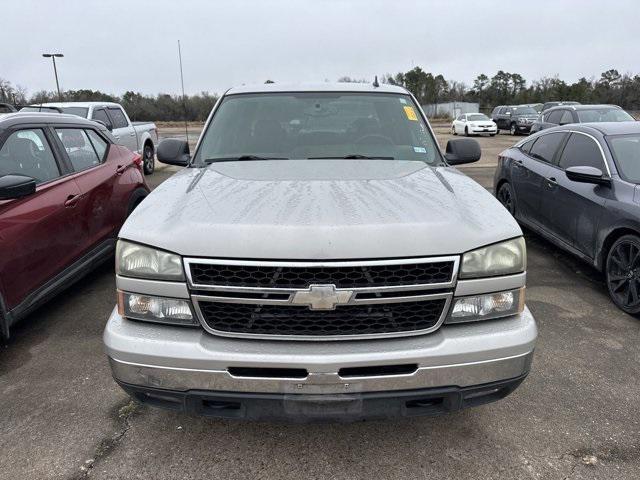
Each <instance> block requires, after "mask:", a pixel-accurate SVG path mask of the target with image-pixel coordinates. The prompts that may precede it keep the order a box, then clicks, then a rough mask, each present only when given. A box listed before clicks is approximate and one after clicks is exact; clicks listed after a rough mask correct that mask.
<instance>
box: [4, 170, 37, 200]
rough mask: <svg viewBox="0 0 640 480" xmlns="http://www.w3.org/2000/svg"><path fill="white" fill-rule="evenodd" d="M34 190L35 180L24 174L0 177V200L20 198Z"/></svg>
mask: <svg viewBox="0 0 640 480" xmlns="http://www.w3.org/2000/svg"><path fill="white" fill-rule="evenodd" d="M35 192H36V181H35V180H34V179H33V178H31V177H26V176H24V175H4V176H3V177H0V200H10V199H13V198H22V197H26V196H27V195H31V194H33V193H35Z"/></svg>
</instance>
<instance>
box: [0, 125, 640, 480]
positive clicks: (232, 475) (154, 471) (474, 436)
mask: <svg viewBox="0 0 640 480" xmlns="http://www.w3.org/2000/svg"><path fill="white" fill-rule="evenodd" d="M195 131H196V133H197V129H195ZM176 132H177V130H176ZM176 132H174V131H173V129H166V130H164V131H163V132H162V134H163V136H169V135H172V134H174V133H176ZM436 132H437V133H438V135H439V137H440V138H439V140H440V141H441V143H446V139H447V134H446V133H445V132H446V127H436ZM192 140H195V137H194V138H193V139H192ZM480 141H481V144H482V147H483V158H482V160H481V161H480V162H479V163H478V164H476V165H473V166H471V167H466V168H465V169H464V170H465V172H466V173H468V174H469V175H471V176H472V177H473V178H475V179H477V181H479V182H480V183H481V184H482V185H484V186H487V187H489V186H490V185H491V182H492V175H493V168H494V165H495V157H496V154H497V153H498V152H499V151H500V150H501V149H502V148H504V147H505V146H507V145H510V144H512V143H513V142H514V139H513V138H512V137H509V136H507V135H500V136H497V137H494V138H488V137H484V138H481V139H480ZM173 171H174V169H173V168H159V169H158V170H157V171H156V173H155V174H154V175H153V176H151V177H149V180H150V184H152V185H153V186H155V185H157V184H159V183H160V182H161V181H163V180H164V179H166V178H167V177H168V176H169V175H170V174H171V173H172V172H173ZM526 239H527V245H528V254H529V266H528V282H527V304H528V306H529V308H530V309H531V311H532V312H533V314H534V316H535V317H536V319H537V321H538V326H539V329H540V339H539V343H538V348H537V351H536V356H535V360H534V365H533V370H532V372H531V374H530V375H529V377H528V379H527V380H526V381H525V382H524V383H523V385H522V386H521V387H520V388H519V389H518V390H517V391H516V392H515V393H514V394H512V395H511V396H510V397H507V398H506V399H505V400H503V401H500V402H498V403H494V404H490V405H486V406H482V407H478V408H475V409H471V410H466V411H463V412H460V413H456V414H452V415H447V416H443V417H437V418H418V419H416V418H413V419H410V420H399V421H387V422H365V423H355V424H346V425H329V424H327V425H315V424H314V425H283V424H264V423H259V424H253V423H243V422H233V421H223V420H212V419H204V418H197V417H190V416H184V415H180V414H176V413H173V412H167V411H162V410H156V409H151V408H147V407H139V406H137V405H136V404H135V403H133V402H131V401H130V400H129V398H128V397H127V395H126V394H125V393H124V392H122V391H121V390H120V388H119V387H118V386H117V385H116V384H115V383H114V382H113V380H112V379H111V374H110V371H109V367H108V365H107V362H106V358H105V356H104V355H103V353H102V341H101V334H102V330H103V328H104V325H105V322H106V320H107V317H108V316H109V313H110V311H111V309H112V308H113V305H114V303H115V282H114V275H113V266H112V265H111V264H108V265H105V266H103V267H102V268H101V269H99V270H98V271H95V272H94V273H92V274H91V275H89V276H88V277H86V278H85V279H83V280H82V281H81V282H80V283H78V284H77V285H76V286H75V287H73V288H72V289H71V290H68V291H67V292H66V293H65V294H63V295H62V296H60V297H58V298H57V299H55V300H53V301H52V302H50V303H49V304H47V305H46V306H45V307H43V308H41V309H40V310H39V311H37V312H35V313H34V314H33V315H31V316H30V317H29V318H28V319H26V320H25V321H23V322H22V323H21V324H20V325H19V326H17V327H16V328H15V329H14V330H13V332H12V333H13V337H12V339H11V341H10V342H9V343H8V344H7V345H4V346H2V347H0V411H1V412H2V415H1V416H0V478H1V479H28V478H36V479H48V478H56V479H78V478H85V477H87V478H96V479H120V478H123V479H124V478H126V479H129V478H145V479H147V478H153V479H164V478H167V479H169V478H171V479H174V478H181V479H187V478H226V479H236V478H238V479H240V478H242V479H245V478H278V479H280V478H321V479H329V478H350V479H357V478H405V479H413V478H452V479H457V478H474V479H495V478H505V479H520V478H523V479H528V478H551V479H569V478H571V479H574V478H575V479H579V478H598V479H637V478H639V477H640V381H639V379H640V348H639V346H640V320H639V319H636V318H633V317H630V316H628V315H626V314H624V313H622V312H621V311H619V310H617V309H616V308H615V307H614V306H613V304H612V303H611V302H610V301H609V298H608V296H607V294H606V287H605V285H604V282H603V278H602V276H601V275H600V274H598V273H597V272H595V271H593V270H591V269H590V268H589V267H588V266H586V265H584V264H582V263H581V262H580V261H578V260H576V259H574V258H572V257H570V256H569V255H568V254H565V253H564V252H562V251H560V250H558V249H556V248H555V247H553V246H552V245H551V244H549V243H548V242H546V241H544V240H542V239H541V238H539V237H537V236H536V235H535V234H532V233H530V232H527V233H526Z"/></svg>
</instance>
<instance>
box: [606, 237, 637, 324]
mask: <svg viewBox="0 0 640 480" xmlns="http://www.w3.org/2000/svg"><path fill="white" fill-rule="evenodd" d="M605 276H606V279H607V288H608V289H609V296H610V297H611V299H612V300H613V303H615V304H616V305H617V306H618V308H620V309H621V310H623V311H625V312H626V313H629V314H631V315H637V314H638V313H640V238H639V237H637V236H635V235H625V236H623V237H620V238H619V239H618V240H616V242H615V243H614V244H613V245H612V246H611V249H610V250H609V253H608V254H607V263H606V265H605Z"/></svg>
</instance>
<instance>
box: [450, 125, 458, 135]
mask: <svg viewBox="0 0 640 480" xmlns="http://www.w3.org/2000/svg"><path fill="white" fill-rule="evenodd" d="M451 134H452V135H458V134H457V133H456V127H451Z"/></svg>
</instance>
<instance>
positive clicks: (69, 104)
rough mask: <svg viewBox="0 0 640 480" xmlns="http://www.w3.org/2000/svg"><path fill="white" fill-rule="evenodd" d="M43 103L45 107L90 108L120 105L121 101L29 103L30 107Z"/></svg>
mask: <svg viewBox="0 0 640 480" xmlns="http://www.w3.org/2000/svg"><path fill="white" fill-rule="evenodd" d="M40 105H42V106H43V107H83V108H89V107H91V106H92V105H107V106H113V107H119V106H120V104H119V103H115V102H47V103H34V104H32V105H29V106H30V107H39V106H40Z"/></svg>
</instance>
